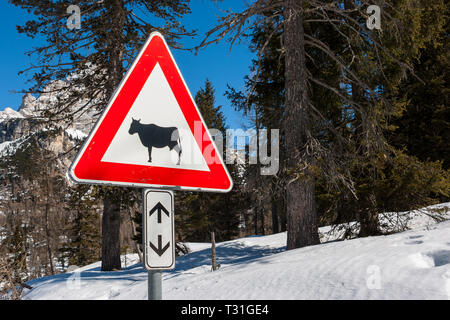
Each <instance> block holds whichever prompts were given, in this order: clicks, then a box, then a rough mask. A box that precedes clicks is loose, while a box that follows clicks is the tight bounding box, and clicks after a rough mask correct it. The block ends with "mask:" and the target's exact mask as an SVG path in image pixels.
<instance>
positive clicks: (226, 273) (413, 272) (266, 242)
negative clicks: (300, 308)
mask: <svg viewBox="0 0 450 320" xmlns="http://www.w3.org/2000/svg"><path fill="white" fill-rule="evenodd" d="M436 208H438V209H439V210H440V211H442V212H443V217H444V218H446V219H448V218H450V217H449V214H450V213H449V210H448V209H449V208H450V203H446V204H441V205H438V206H433V207H428V208H427V209H425V210H421V211H412V212H410V213H403V214H401V216H403V217H406V216H407V217H408V218H407V219H406V220H407V225H408V227H409V228H411V229H412V230H409V231H405V232H401V233H396V234H392V235H387V236H379V237H368V238H358V239H352V240H345V241H329V240H330V239H331V238H335V237H336V234H334V235H331V234H330V229H331V228H327V227H325V228H322V229H321V233H323V236H322V239H326V240H327V241H329V242H326V243H322V244H320V245H316V246H311V247H306V248H301V249H296V250H289V251H286V250H285V243H286V233H279V234H275V235H269V236H254V237H248V238H242V239H236V240H232V241H227V242H222V243H218V244H217V257H218V262H219V263H220V265H221V266H220V269H219V270H218V271H215V272H212V271H211V262H210V247H209V244H202V243H189V244H188V246H189V247H190V248H191V250H192V253H189V254H187V255H185V256H182V257H179V258H177V262H176V268H175V269H174V270H172V271H168V272H164V274H163V299H183V300H184V299H188V300H190V299H450V221H443V222H439V223H437V222H435V221H434V220H433V219H431V218H429V216H428V214H429V212H430V210H434V209H436ZM125 260H126V261H125ZM122 266H123V270H122V271H113V272H101V271H100V263H99V262H98V263H94V264H92V265H89V266H85V267H83V268H80V269H79V270H77V271H75V272H68V273H65V274H59V275H55V276H51V277H44V278H40V279H35V280H32V281H29V282H28V284H29V285H31V286H32V287H33V289H32V290H30V291H28V290H27V291H26V292H24V295H23V298H24V299H147V273H146V271H145V270H143V268H142V264H140V263H138V257H137V256H136V255H127V256H124V257H123V261H122Z"/></svg>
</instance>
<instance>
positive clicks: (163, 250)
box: [150, 235, 170, 257]
mask: <svg viewBox="0 0 450 320" xmlns="http://www.w3.org/2000/svg"><path fill="white" fill-rule="evenodd" d="M150 247H151V248H152V249H153V251H155V252H156V253H157V254H158V256H160V257H161V256H162V255H163V254H164V252H166V250H167V249H169V247H170V241H169V242H168V243H167V244H166V245H165V246H164V248H163V247H162V236H161V235H158V248H156V247H155V246H154V245H153V243H152V242H151V241H150Z"/></svg>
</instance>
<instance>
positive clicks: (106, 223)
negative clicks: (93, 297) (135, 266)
mask: <svg viewBox="0 0 450 320" xmlns="http://www.w3.org/2000/svg"><path fill="white" fill-rule="evenodd" d="M112 9H113V10H114V14H113V15H112V16H113V19H114V21H111V23H113V25H112V29H111V35H110V38H109V39H110V42H109V43H108V46H109V48H108V50H109V51H110V70H109V73H110V77H111V78H110V81H109V83H108V87H107V88H106V94H107V95H108V96H109V97H112V95H113V94H114V91H115V90H116V88H117V87H118V85H119V83H120V81H121V80H122V77H123V64H122V63H123V62H122V57H123V52H124V48H123V26H124V25H125V13H124V10H125V9H124V3H123V0H115V1H114V3H112ZM102 219H103V220H102V271H111V270H113V269H117V270H120V268H121V265H120V204H118V203H115V202H114V200H113V198H112V196H111V195H110V194H109V192H107V193H106V195H105V196H104V199H103V217H102Z"/></svg>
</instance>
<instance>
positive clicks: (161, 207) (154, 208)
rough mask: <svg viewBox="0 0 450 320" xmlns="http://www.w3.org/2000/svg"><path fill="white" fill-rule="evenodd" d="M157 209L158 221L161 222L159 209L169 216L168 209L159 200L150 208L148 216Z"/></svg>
mask: <svg viewBox="0 0 450 320" xmlns="http://www.w3.org/2000/svg"><path fill="white" fill-rule="evenodd" d="M156 211H158V223H161V211H162V212H164V213H165V214H167V216H168V217H169V211H167V209H166V208H165V207H164V206H163V205H162V204H161V202H158V203H157V204H156V206H154V207H153V209H152V210H150V217H151V216H152V214H153V213H154V212H156Z"/></svg>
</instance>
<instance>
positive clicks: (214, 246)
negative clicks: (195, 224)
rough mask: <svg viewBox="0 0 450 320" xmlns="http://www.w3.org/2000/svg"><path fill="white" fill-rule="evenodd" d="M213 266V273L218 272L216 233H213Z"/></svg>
mask: <svg viewBox="0 0 450 320" xmlns="http://www.w3.org/2000/svg"><path fill="white" fill-rule="evenodd" d="M211 264H212V271H216V270H217V258H216V235H215V233H214V231H211Z"/></svg>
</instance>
